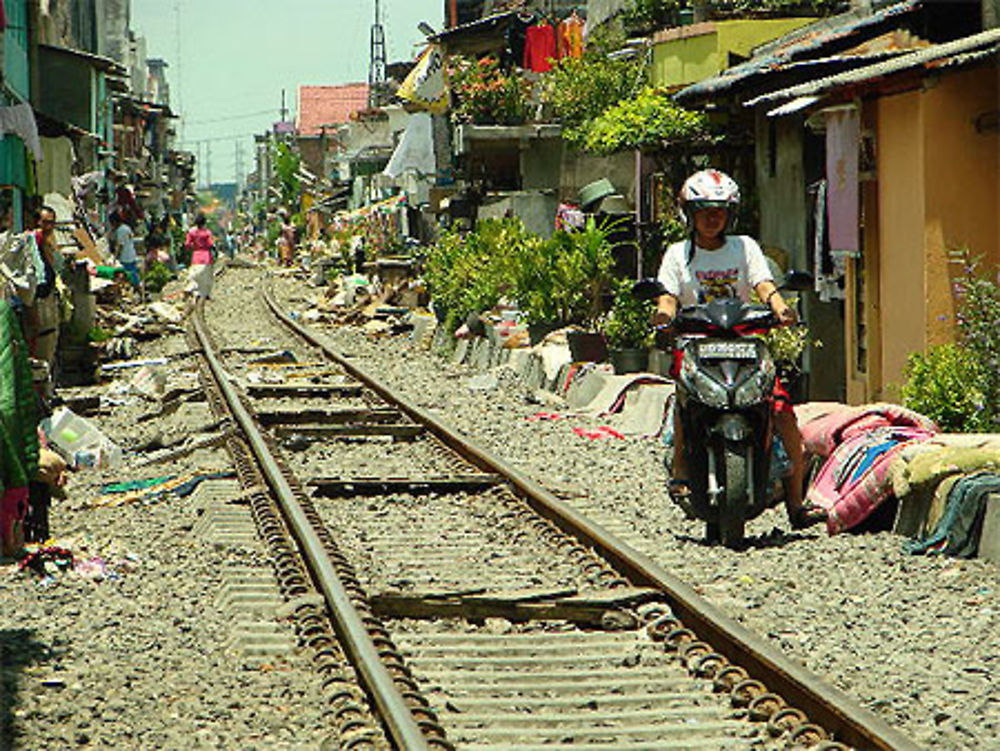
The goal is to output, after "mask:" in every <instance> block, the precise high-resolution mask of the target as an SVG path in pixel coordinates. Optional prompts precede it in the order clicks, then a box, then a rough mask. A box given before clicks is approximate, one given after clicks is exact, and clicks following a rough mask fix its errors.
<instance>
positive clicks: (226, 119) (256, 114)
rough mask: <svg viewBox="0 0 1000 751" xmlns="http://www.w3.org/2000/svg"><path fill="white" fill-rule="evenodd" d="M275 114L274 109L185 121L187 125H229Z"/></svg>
mask: <svg viewBox="0 0 1000 751" xmlns="http://www.w3.org/2000/svg"><path fill="white" fill-rule="evenodd" d="M273 112H274V110H273V109H267V110H260V111H258V112H247V113H245V114H242V115H228V116H226V117H215V118H212V119H209V120H185V121H184V124H185V125H209V124H210V123H228V122H230V121H231V120H245V119H248V118H251V117H260V116H261V115H270V114H272V113H273Z"/></svg>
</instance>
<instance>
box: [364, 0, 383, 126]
mask: <svg viewBox="0 0 1000 751" xmlns="http://www.w3.org/2000/svg"><path fill="white" fill-rule="evenodd" d="M385 62H386V61H385V28H384V27H383V26H382V14H381V12H380V8H379V0H375V23H373V24H372V35H371V54H370V57H369V64H368V106H369V107H371V108H373V109H374V108H375V107H378V106H379V104H381V103H382V92H383V91H384V90H385Z"/></svg>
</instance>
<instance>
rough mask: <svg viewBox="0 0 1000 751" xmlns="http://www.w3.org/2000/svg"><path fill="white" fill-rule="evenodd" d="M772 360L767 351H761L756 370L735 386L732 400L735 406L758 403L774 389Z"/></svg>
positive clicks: (748, 405) (747, 405)
mask: <svg viewBox="0 0 1000 751" xmlns="http://www.w3.org/2000/svg"><path fill="white" fill-rule="evenodd" d="M774 373H775V371H774V360H772V359H771V356H770V355H769V354H767V353H762V354H761V357H760V360H759V361H758V365H757V370H756V371H755V372H754V373H753V375H752V376H750V377H749V378H747V379H746V380H745V381H744V382H743V383H741V384H740V385H739V386H737V387H736V393H735V395H734V396H733V401H734V403H735V405H736V406H737V407H750V406H752V405H754V404H759V403H760V402H762V401H764V400H765V399H766V398H767V397H768V396H770V394H771V391H772V390H773V389H774Z"/></svg>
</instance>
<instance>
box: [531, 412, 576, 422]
mask: <svg viewBox="0 0 1000 751" xmlns="http://www.w3.org/2000/svg"><path fill="white" fill-rule="evenodd" d="M565 418H566V415H561V414H559V413H558V412H536V413H535V414H533V415H528V416H527V417H525V418H524V419H525V420H527V421H528V422H539V421H541V420H562V419H565Z"/></svg>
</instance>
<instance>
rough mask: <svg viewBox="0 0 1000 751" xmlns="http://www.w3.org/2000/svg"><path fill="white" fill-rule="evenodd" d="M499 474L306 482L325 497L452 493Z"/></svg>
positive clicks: (488, 483)
mask: <svg viewBox="0 0 1000 751" xmlns="http://www.w3.org/2000/svg"><path fill="white" fill-rule="evenodd" d="M502 479H503V478H501V477H500V475H495V474H487V473H473V474H466V475H439V476H427V477H313V478H310V479H309V480H307V481H306V484H307V485H309V486H310V487H313V488H315V494H316V495H318V496H322V497H325V498H336V497H342V496H353V495H363V494H372V493H376V494H378V493H401V492H406V493H421V494H423V493H453V492H457V491H461V490H469V491H476V490H482V489H485V488H490V487H493V486H494V485H496V484H497V483H499V482H501V481H502Z"/></svg>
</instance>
